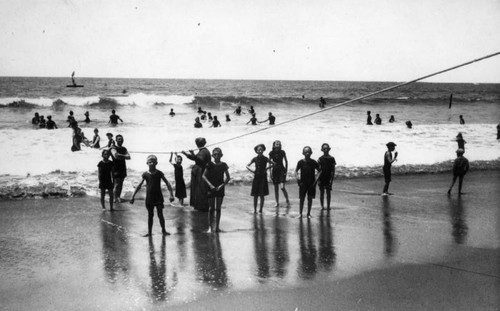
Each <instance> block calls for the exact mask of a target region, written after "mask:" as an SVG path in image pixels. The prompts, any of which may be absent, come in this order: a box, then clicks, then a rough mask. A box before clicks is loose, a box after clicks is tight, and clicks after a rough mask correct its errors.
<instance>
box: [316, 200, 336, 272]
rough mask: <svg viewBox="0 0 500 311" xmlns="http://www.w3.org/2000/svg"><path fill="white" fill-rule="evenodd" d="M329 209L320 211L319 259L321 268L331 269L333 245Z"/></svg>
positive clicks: (334, 255) (334, 257)
mask: <svg viewBox="0 0 500 311" xmlns="http://www.w3.org/2000/svg"><path fill="white" fill-rule="evenodd" d="M330 221H331V218H330V210H327V211H322V212H321V215H320V217H319V232H318V234H319V259H318V263H319V265H320V267H321V268H323V269H324V270H326V271H331V270H332V267H333V266H334V265H335V259H336V254H335V247H334V245H333V232H332V224H331V223H330Z"/></svg>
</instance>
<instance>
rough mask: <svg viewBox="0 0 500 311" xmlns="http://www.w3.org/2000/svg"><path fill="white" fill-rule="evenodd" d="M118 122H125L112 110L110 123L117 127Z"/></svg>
mask: <svg viewBox="0 0 500 311" xmlns="http://www.w3.org/2000/svg"><path fill="white" fill-rule="evenodd" d="M118 120H120V121H121V122H122V123H123V120H122V119H121V118H120V117H119V116H118V115H117V114H116V111H115V110H114V109H113V110H111V115H110V116H109V121H108V123H111V125H117V124H118Z"/></svg>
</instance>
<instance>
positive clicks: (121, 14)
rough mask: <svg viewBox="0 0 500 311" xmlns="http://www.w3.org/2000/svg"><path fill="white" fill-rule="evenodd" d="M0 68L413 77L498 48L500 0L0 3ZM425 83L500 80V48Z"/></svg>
mask: <svg viewBox="0 0 500 311" xmlns="http://www.w3.org/2000/svg"><path fill="white" fill-rule="evenodd" d="M0 12H1V18H0V75H2V76H63V77H66V76H70V75H71V72H72V71H76V75H77V77H124V78H134V77H138V78H210V79H219V78H220V79H280V80H282V79H287V80H358V81H407V80H411V79H414V78H417V77H420V76H424V75H427V74H429V73H432V72H435V71H439V70H441V69H445V68H447V67H451V66H454V65H457V64H460V63H463V62H466V61H469V60H473V59H476V58H479V57H482V56H485V55H488V54H492V53H495V52H499V51H500V0H360V1H356V0H345V1H344V0H307V1H298V0H283V1H281V0H280V1H273V0H262V1H261V0H246V1H237V0H222V1H210V0H200V1H189V0H179V1H169V0H158V1H155V0H144V1H129V0H116V1H108V0H99V1H72V0H45V1H34V0H0ZM427 81H439V82H497V83H500V56H496V57H494V58H491V59H488V60H485V61H483V62H481V63H476V64H473V65H471V66H468V67H466V68H462V69H458V70H456V71H453V72H451V73H446V74H443V75H440V76H438V77H435V78H432V79H429V80H427Z"/></svg>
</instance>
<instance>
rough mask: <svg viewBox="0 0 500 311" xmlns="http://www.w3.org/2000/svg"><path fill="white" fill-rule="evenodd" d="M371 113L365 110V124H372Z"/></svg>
mask: <svg viewBox="0 0 500 311" xmlns="http://www.w3.org/2000/svg"><path fill="white" fill-rule="evenodd" d="M371 113H372V112H371V111H370V110H368V111H367V112H366V115H367V117H366V125H373V123H372V115H371Z"/></svg>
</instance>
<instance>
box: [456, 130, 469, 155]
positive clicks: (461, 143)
mask: <svg viewBox="0 0 500 311" xmlns="http://www.w3.org/2000/svg"><path fill="white" fill-rule="evenodd" d="M456 141H457V145H458V149H462V150H463V151H464V152H465V144H466V143H467V142H466V141H465V140H464V138H463V136H462V133H458V135H457V137H456Z"/></svg>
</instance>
